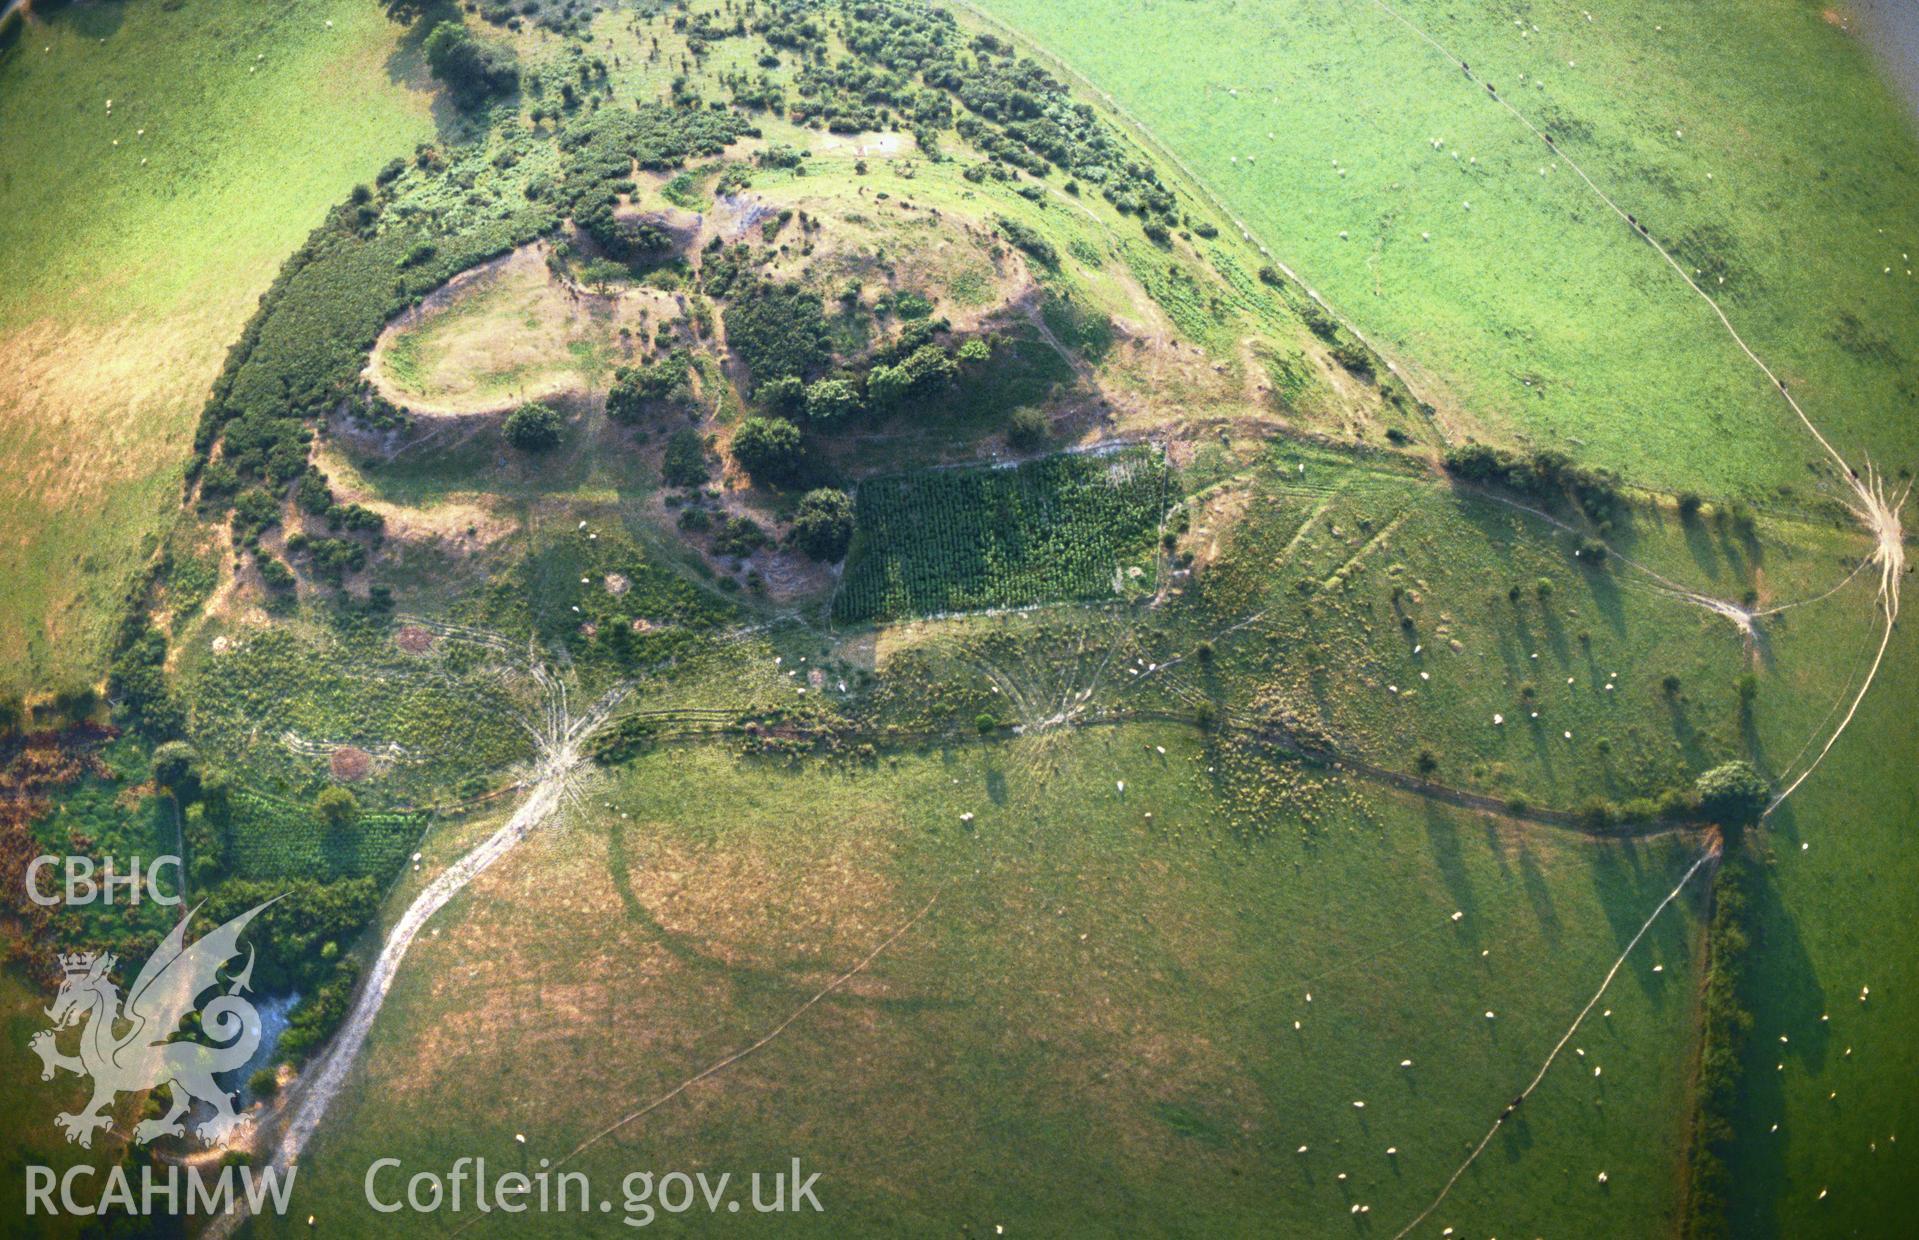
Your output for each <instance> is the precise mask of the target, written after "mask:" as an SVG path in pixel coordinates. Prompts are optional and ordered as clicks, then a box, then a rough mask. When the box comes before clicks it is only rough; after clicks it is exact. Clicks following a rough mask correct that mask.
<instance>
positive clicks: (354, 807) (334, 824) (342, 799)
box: [313, 785, 360, 831]
mask: <svg viewBox="0 0 1919 1240" xmlns="http://www.w3.org/2000/svg"><path fill="white" fill-rule="evenodd" d="M313 812H314V813H315V814H317V815H318V816H319V819H320V822H321V824H322V825H324V826H325V827H326V828H327V830H329V831H343V830H345V829H346V828H348V827H350V826H352V825H353V824H354V823H355V822H358V821H359V818H360V803H359V802H358V801H357V800H355V799H354V797H353V794H352V793H351V792H348V791H347V790H346V789H345V788H342V787H339V786H338V785H334V786H332V787H328V788H323V789H321V790H320V795H319V796H317V797H315V798H314V799H313Z"/></svg>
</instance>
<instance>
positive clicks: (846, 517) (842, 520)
mask: <svg viewBox="0 0 1919 1240" xmlns="http://www.w3.org/2000/svg"><path fill="white" fill-rule="evenodd" d="M852 540H853V500H852V498H851V497H850V496H848V495H847V493H846V492H844V491H841V490H836V489H835V488H833V487H821V488H819V489H818V490H815V491H808V492H807V493H806V494H805V495H804V496H803V497H801V499H800V506H799V510H798V511H797V512H795V513H794V514H793V543H794V545H795V546H797V547H798V548H799V549H800V550H801V551H804V552H805V553H806V554H807V555H809V556H811V557H812V558H813V559H816V560H821V561H824V562H825V563H828V564H832V563H836V562H837V561H839V560H841V559H843V558H844V557H845V555H846V547H847V544H848V543H850V542H851V541H852Z"/></svg>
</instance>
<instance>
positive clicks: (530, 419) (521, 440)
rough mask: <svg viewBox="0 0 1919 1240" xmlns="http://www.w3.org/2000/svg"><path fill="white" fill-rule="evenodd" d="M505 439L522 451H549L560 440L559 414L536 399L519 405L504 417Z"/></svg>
mask: <svg viewBox="0 0 1919 1240" xmlns="http://www.w3.org/2000/svg"><path fill="white" fill-rule="evenodd" d="M506 441H507V442H508V443H510V444H512V445H513V446H514V447H516V448H518V449H519V450H520V451H522V452H546V451H549V450H551V449H553V448H555V447H557V446H558V445H559V442H560V415H559V414H557V413H555V412H553V410H551V409H549V408H548V407H547V406H545V405H542V404H540V403H539V402H537V401H531V402H528V403H527V404H524V405H521V406H520V407H519V408H518V409H515V410H514V411H513V412H512V413H511V414H510V415H509V416H508V417H507V419H506Z"/></svg>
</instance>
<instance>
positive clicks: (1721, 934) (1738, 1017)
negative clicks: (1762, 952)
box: [1679, 833, 1756, 1240]
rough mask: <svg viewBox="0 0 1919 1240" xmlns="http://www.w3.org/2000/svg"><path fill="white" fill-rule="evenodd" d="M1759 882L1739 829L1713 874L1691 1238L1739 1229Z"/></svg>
mask: <svg viewBox="0 0 1919 1240" xmlns="http://www.w3.org/2000/svg"><path fill="white" fill-rule="evenodd" d="M1754 881H1756V880H1755V875H1754V872H1753V865H1752V862H1751V860H1750V859H1749V858H1748V857H1747V855H1746V853H1745V851H1744V850H1743V849H1742V848H1740V847H1738V835H1737V833H1730V834H1729V836H1728V839H1727V843H1726V857H1725V860H1724V861H1722V862H1721V863H1720V865H1719V869H1718V870H1717V871H1716V872H1715V873H1714V875H1713V882H1712V906H1713V907H1712V921H1711V922H1710V923H1709V924H1708V926H1707V929H1706V985H1705V990H1704V993H1703V994H1702V995H1701V998H1700V1005H1699V1006H1700V1016H1701V1028H1700V1039H1699V1081H1698V1093H1697V1097H1696V1102H1695V1109H1694V1113H1693V1126H1692V1137H1691V1149H1690V1151H1689V1153H1688V1165H1687V1171H1688V1175H1687V1186H1686V1187H1687V1191H1686V1202H1685V1206H1684V1208H1683V1211H1682V1213H1681V1216H1680V1223H1679V1234H1680V1235H1681V1236H1683V1237H1685V1240H1722V1238H1723V1237H1725V1236H1728V1235H1730V1234H1731V1227H1730V1224H1729V1222H1728V1220H1727V1218H1726V1194H1727V1191H1728V1189H1729V1188H1730V1185H1731V1180H1732V1176H1731V1173H1730V1172H1729V1171H1728V1169H1727V1167H1726V1155H1727V1153H1728V1152H1729V1150H1730V1148H1731V1145H1732V1142H1733V1137H1734V1133H1733V1117H1734V1115H1735V1114H1736V1113H1737V1111H1738V1107H1739V1094H1740V1082H1741V1077H1742V1067H1743V1064H1744V1054H1745V1047H1746V1039H1747V1038H1748V1036H1749V1035H1750V1034H1751V1032H1752V1024H1753V1017H1752V1011H1751V1010H1750V1009H1749V1008H1748V1007H1747V1006H1746V998H1745V994H1744V990H1745V985H1746V972H1747V964H1748V961H1747V953H1748V951H1749V949H1750V948H1751V945H1752V944H1751V938H1750V932H1749V930H1748V925H1747V913H1748V904H1749V902H1750V898H1751V889H1752V884H1753V883H1754Z"/></svg>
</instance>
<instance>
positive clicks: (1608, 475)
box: [1446, 443, 1623, 521]
mask: <svg viewBox="0 0 1919 1240" xmlns="http://www.w3.org/2000/svg"><path fill="white" fill-rule="evenodd" d="M1446 472H1447V473H1449V474H1452V475H1453V476H1454V477H1455V478H1463V479H1464V480H1466V481H1467V482H1477V483H1481V484H1485V485H1489V486H1499V487H1504V488H1506V489H1508V490H1512V491H1517V492H1519V493H1520V494H1522V495H1528V496H1531V497H1533V498H1535V499H1540V500H1545V501H1546V502H1548V503H1560V502H1563V501H1570V502H1571V503H1572V504H1573V505H1574V506H1576V507H1577V508H1578V509H1579V510H1580V511H1581V512H1584V513H1585V514H1586V515H1587V516H1588V517H1590V518H1592V519H1593V520H1594V521H1604V520H1606V519H1607V518H1608V517H1609V516H1610V515H1611V513H1612V511H1613V509H1614V508H1615V507H1616V506H1617V505H1618V504H1619V502H1620V500H1621V499H1622V498H1623V496H1622V494H1621V492H1620V488H1619V479H1618V478H1617V477H1615V476H1614V475H1613V474H1612V472H1611V471H1609V470H1605V469H1588V468H1586V467H1585V466H1583V465H1579V464H1576V463H1575V462H1574V461H1573V459H1572V458H1571V457H1569V456H1567V455H1566V454H1565V453H1563V452H1555V451H1553V450H1552V449H1550V448H1541V449H1539V450H1537V451H1535V452H1532V453H1528V454H1521V453H1517V452H1509V451H1507V450H1505V449H1503V448H1493V447H1488V446H1487V445H1485V444H1479V443H1467V444H1459V445H1457V446H1455V447H1452V448H1448V449H1447V450H1446Z"/></svg>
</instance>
